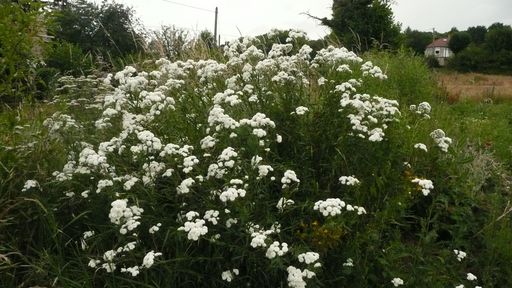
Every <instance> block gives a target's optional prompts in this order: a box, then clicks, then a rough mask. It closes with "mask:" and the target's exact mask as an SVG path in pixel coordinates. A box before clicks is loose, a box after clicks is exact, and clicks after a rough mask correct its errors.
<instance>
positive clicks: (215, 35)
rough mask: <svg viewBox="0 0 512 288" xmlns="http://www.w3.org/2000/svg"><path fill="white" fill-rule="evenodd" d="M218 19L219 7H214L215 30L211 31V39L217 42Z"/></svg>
mask: <svg viewBox="0 0 512 288" xmlns="http://www.w3.org/2000/svg"><path fill="white" fill-rule="evenodd" d="M218 18H219V7H215V26H214V27H215V28H214V29H213V39H214V40H215V41H216V40H217V20H218Z"/></svg>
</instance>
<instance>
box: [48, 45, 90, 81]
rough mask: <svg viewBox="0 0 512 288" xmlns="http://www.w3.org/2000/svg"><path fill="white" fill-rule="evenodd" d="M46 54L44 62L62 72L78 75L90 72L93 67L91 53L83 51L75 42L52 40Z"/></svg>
mask: <svg viewBox="0 0 512 288" xmlns="http://www.w3.org/2000/svg"><path fill="white" fill-rule="evenodd" d="M47 54H48V55H47V58H46V64H47V65H48V66H50V67H54V68H55V69H59V71H61V73H63V74H69V75H73V76H76V77H78V76H81V75H87V74H90V73H92V71H93V70H94V68H95V63H94V59H93V56H92V54H91V53H88V54H86V53H84V52H83V51H82V49H81V48H80V47H79V46H78V45H76V44H72V43H68V42H54V43H52V46H51V47H50V48H49V50H48V53H47Z"/></svg>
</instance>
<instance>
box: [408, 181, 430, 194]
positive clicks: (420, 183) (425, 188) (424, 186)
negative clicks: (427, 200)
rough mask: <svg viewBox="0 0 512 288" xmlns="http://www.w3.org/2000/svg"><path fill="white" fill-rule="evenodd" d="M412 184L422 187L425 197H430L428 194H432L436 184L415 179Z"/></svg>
mask: <svg viewBox="0 0 512 288" xmlns="http://www.w3.org/2000/svg"><path fill="white" fill-rule="evenodd" d="M411 182H412V183H416V184H418V186H420V187H421V192H422V193H423V195H424V196H428V194H430V191H432V189H434V184H433V183H432V181H431V180H427V179H420V178H414V179H413V180H411Z"/></svg>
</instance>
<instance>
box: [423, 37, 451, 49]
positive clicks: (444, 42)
mask: <svg viewBox="0 0 512 288" xmlns="http://www.w3.org/2000/svg"><path fill="white" fill-rule="evenodd" d="M448 42H449V41H448V38H439V39H437V40H434V42H432V43H430V44H428V46H427V48H432V47H448Z"/></svg>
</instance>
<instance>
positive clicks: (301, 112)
mask: <svg viewBox="0 0 512 288" xmlns="http://www.w3.org/2000/svg"><path fill="white" fill-rule="evenodd" d="M308 111H309V108H308V107H304V106H299V107H297V108H295V111H294V112H292V113H291V114H292V115H293V114H297V115H304V114H306V112H308Z"/></svg>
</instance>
